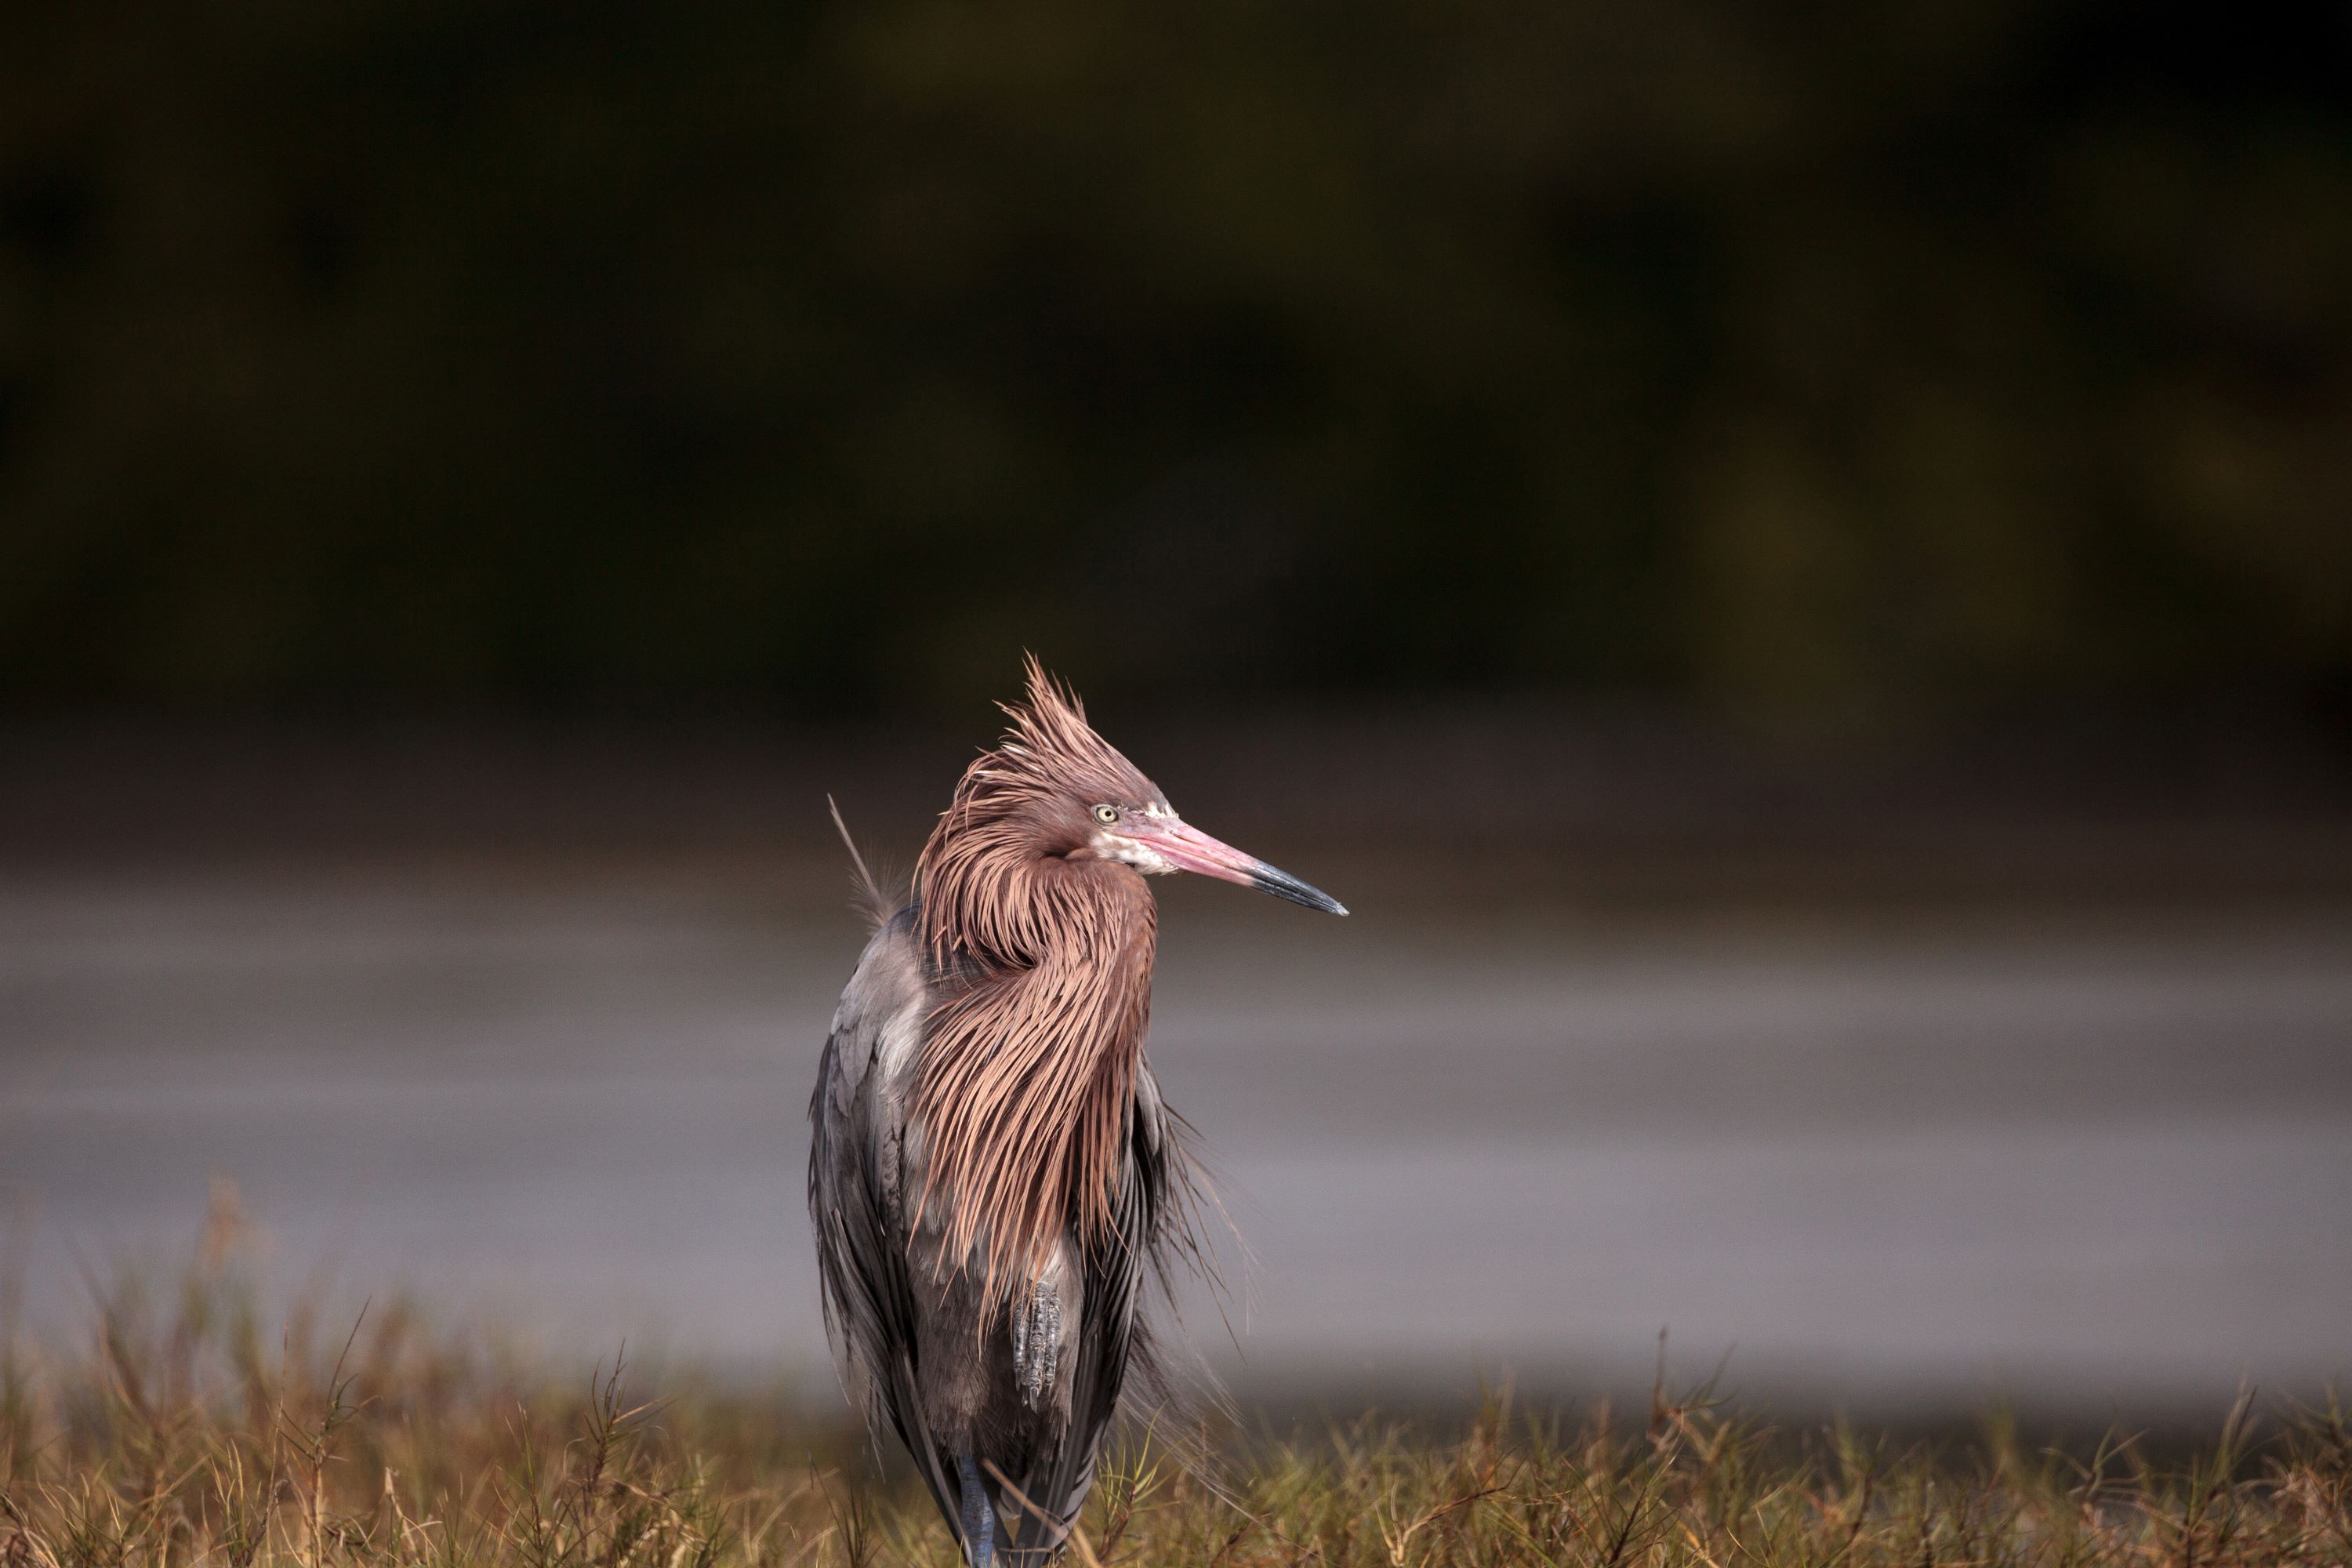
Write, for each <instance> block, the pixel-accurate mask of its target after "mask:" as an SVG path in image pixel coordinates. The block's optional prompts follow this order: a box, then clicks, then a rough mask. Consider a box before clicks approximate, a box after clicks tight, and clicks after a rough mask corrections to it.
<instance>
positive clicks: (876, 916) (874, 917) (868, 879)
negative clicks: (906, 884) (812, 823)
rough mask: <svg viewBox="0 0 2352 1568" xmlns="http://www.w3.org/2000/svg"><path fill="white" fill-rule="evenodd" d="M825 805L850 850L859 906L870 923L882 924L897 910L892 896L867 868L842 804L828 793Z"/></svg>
mask: <svg viewBox="0 0 2352 1568" xmlns="http://www.w3.org/2000/svg"><path fill="white" fill-rule="evenodd" d="M824 806H825V809H826V810H827V811H830V812H831V813H833V826H834V829H835V831H836V832H838V833H839V834H840V835H841V847H843V848H845V849H846V850H848V851H849V863H850V865H851V866H852V867H853V868H856V872H857V878H856V889H857V907H858V909H859V910H861V911H862V912H863V913H864V914H865V916H866V921H867V922H868V923H869V924H872V925H875V926H880V925H881V924H883V923H884V922H885V921H888V920H889V918H890V917H891V915H892V914H894V913H896V912H897V911H896V910H894V909H893V908H892V907H891V899H890V896H889V895H888V894H887V893H885V892H884V891H883V890H882V884H881V883H879V882H877V881H876V880H875V879H874V873H873V872H872V871H869V870H867V869H866V857H865V856H863V855H860V854H859V853H858V852H857V841H856V839H854V838H852V837H850V836H849V824H847V823H845V822H844V821H842V820H841V807H840V805H838V804H837V803H835V800H834V798H833V796H831V795H826V796H825V797H824Z"/></svg>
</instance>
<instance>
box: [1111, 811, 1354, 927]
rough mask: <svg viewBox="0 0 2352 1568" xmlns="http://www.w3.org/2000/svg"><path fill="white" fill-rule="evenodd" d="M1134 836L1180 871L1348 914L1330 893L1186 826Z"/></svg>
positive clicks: (1312, 907)
mask: <svg viewBox="0 0 2352 1568" xmlns="http://www.w3.org/2000/svg"><path fill="white" fill-rule="evenodd" d="M1136 837H1138V838H1139V840H1141V841H1142V842H1143V843H1145V844H1148V845H1150V847H1151V848H1152V850H1153V852H1154V853H1156V854H1158V855H1160V857H1161V858H1164V859H1165V860H1167V862H1168V863H1169V864H1170V865H1171V866H1173V867H1175V868H1177V869H1178V870H1180V871H1193V872H1197V873H1199V874H1200V875H1201V876H1203V877H1214V878H1216V879H1218V880H1219V881H1221V882H1238V883H1240V884H1241V885H1242V886H1243V887H1244V888H1255V889H1257V890H1258V891H1259V892H1261V893H1272V894H1273V895H1274V896H1275V897H1276V898H1277V899H1287V900H1290V901H1291V902H1292V903H1294V904H1303V905H1305V906H1306V907H1307V908H1308V909H1310V910H1322V911H1323V912H1324V913H1325V914H1328V915H1344V914H1346V913H1347V912H1348V906H1347V905H1345V904H1343V903H1341V902H1340V901H1339V900H1337V899H1335V898H1333V897H1332V896H1331V895H1330V894H1328V893H1327V892H1324V891H1322V890H1321V889H1318V888H1310V887H1308V886H1307V884H1306V883H1304V882H1302V881H1300V880H1299V879H1297V878H1296V877H1294V876H1292V875H1291V874H1290V873H1289V872H1287V871H1283V870H1277V869H1276V868H1274V867H1272V866H1269V865H1267V864H1266V863H1265V861H1263V860H1261V859H1259V858H1257V857H1256V856H1255V855H1244V854H1243V853H1242V852H1241V851H1240V850H1238V849H1236V848H1234V847H1233V846H1232V845H1230V844H1224V843H1220V842H1219V841H1218V840H1216V839H1214V838H1212V837H1209V836H1208V835H1207V834H1205V833H1203V832H1202V831H1201V830H1200V829H1199V828H1197V827H1193V826H1190V825H1188V824H1186V823H1182V822H1178V823H1173V824H1171V825H1170V826H1165V827H1161V828H1160V829H1159V831H1157V832H1153V833H1149V834H1138V835H1136Z"/></svg>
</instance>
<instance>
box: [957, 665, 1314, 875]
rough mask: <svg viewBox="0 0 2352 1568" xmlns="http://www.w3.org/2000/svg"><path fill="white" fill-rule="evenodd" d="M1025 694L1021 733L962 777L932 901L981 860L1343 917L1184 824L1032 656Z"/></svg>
mask: <svg viewBox="0 0 2352 1568" xmlns="http://www.w3.org/2000/svg"><path fill="white" fill-rule="evenodd" d="M1027 674H1028V692H1027V694H1026V696H1025V697H1024V700H1021V701H1019V702H1009V703H1006V704H1004V705H1003V707H1004V711H1005V714H1006V716H1007V717H1008V718H1009V719H1011V721H1012V724H1011V726H1010V728H1009V729H1008V730H1007V731H1006V732H1005V735H1004V738H1003V740H1002V741H1001V742H998V743H997V745H996V747H995V749H994V750H992V751H990V752H983V753H982V755H981V756H980V757H979V758H977V759H976V760H975V761H974V762H973V763H972V764H971V767H970V768H969V769H967V770H966V771H965V773H964V776H963V779H962V781H961V783H959V784H957V786H956V795H955V800H954V802H953V804H951V805H950V806H949V807H948V810H947V812H946V813H945V814H944V815H943V816H941V818H940V826H939V828H938V830H937V831H936V832H934V833H933V834H932V835H931V840H930V842H929V844H928V845H926V846H925V847H924V849H923V856H922V860H921V863H920V864H919V867H918V870H917V876H918V879H919V881H920V882H921V883H922V884H923V886H924V888H925V889H927V890H931V889H939V888H940V886H941V884H943V883H950V882H968V881H969V880H970V876H969V873H971V871H973V870H976V869H978V867H979V864H980V863H981V861H982V859H983V858H992V859H1020V858H1032V859H1034V858H1061V859H1065V860H1069V861H1088V860H1094V861H1108V862H1113V863H1116V864H1118V865H1122V866H1127V867H1129V868H1132V869H1134V870H1136V871H1139V872H1140V873H1142V874H1143V875H1145V876H1164V875H1169V874H1171V873H1173V872H1177V871H1192V872H1196V873H1198V874H1199V875H1201V876H1204V877H1215V878H1217V879H1221V880H1223V881H1227V882H1237V883H1240V884H1241V885H1242V886H1243V887H1245V888H1255V889H1257V890H1258V891H1260V892H1264V893H1272V894H1273V895H1274V896H1275V897H1276V898H1278V899H1287V900H1290V901H1291V902H1292V903H1295V904H1304V905H1305V906H1306V907H1307V908H1308V909H1310V910H1324V911H1326V912H1327V913H1329V914H1335V915H1344V914H1346V913H1347V912H1348V911H1347V909H1346V907H1345V906H1343V905H1342V904H1341V903H1340V902H1339V900H1337V899H1335V898H1332V897H1331V896H1330V895H1329V894H1328V893H1325V892H1321V891H1318V889H1314V888H1311V887H1308V886H1307V884H1306V883H1305V882H1302V881H1300V880H1299V879H1297V878H1296V877H1294V876H1292V875H1290V874H1289V873H1288V872H1287V871H1283V870H1278V869H1276V868H1274V867H1272V866H1269V865H1267V864H1266V863H1265V861H1263V860H1260V859H1259V858H1256V857H1255V856H1254V855H1249V854H1245V853H1244V852H1243V851H1241V850H1239V849H1236V848H1234V847H1233V846H1232V845H1230V844H1223V843H1220V842H1219V841H1218V840H1216V839H1214V838H1212V837H1209V836H1208V835H1207V834H1205V833H1203V832H1202V831H1201V830H1200V829H1199V828H1197V827H1194V826H1192V825H1191V824H1190V823H1188V822H1186V821H1185V820H1184V819H1183V818H1182V817H1181V816H1177V814H1176V810H1175V808H1174V807H1173V806H1171V805H1169V804H1168V796H1167V795H1166V794H1165V793H1163V792H1162V791H1161V790H1160V786H1159V785H1157V784H1153V783H1152V782H1151V781H1150V779H1148V778H1146V777H1144V776H1143V773H1142V772H1141V771H1140V770H1139V769H1138V768H1137V767H1136V765H1135V764H1134V763H1130V762H1129V761H1128V760H1127V758H1126V757H1124V756H1122V755H1120V753H1119V752H1118V748H1117V747H1115V746H1113V745H1112V744H1111V743H1110V742H1108V741H1106V740H1104V739H1103V738H1102V737H1101V736H1100V735H1098V734H1097V733H1096V732H1095V731H1094V728H1093V726H1091V725H1089V724H1088V723H1087V715H1086V709H1085V707H1084V706H1083V705H1082V704H1081V703H1080V702H1079V701H1078V699H1077V696H1076V693H1074V692H1072V691H1071V690H1069V689H1068V688H1066V687H1065V686H1064V685H1062V684H1061V683H1060V682H1059V681H1057V680H1055V679H1054V678H1053V677H1051V676H1049V675H1047V674H1046V673H1045V668H1044V667H1043V666H1042V665H1040V664H1039V663H1038V662H1037V660H1036V658H1035V657H1034V655H1033V656H1032V657H1031V658H1030V659H1029V661H1028V666H1027Z"/></svg>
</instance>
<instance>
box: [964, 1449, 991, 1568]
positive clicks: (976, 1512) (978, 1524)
mask: <svg viewBox="0 0 2352 1568" xmlns="http://www.w3.org/2000/svg"><path fill="white" fill-rule="evenodd" d="M956 1479H957V1480H958V1481H960V1482H961V1483H962V1485H963V1540H964V1554H965V1555H966V1556H967V1557H969V1558H971V1568H988V1559H989V1557H990V1555H991V1554H992V1551H993V1549H994V1547H995V1544H996V1510H995V1509H994V1508H993V1507H992V1506H991V1505H990V1503H989V1500H988V1487H987V1485H986V1483H984V1482H983V1481H982V1479H980V1466H979V1465H978V1464H977V1463H975V1462H974V1461H973V1459H972V1457H971V1455H970V1454H958V1455H957V1456H956Z"/></svg>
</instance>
